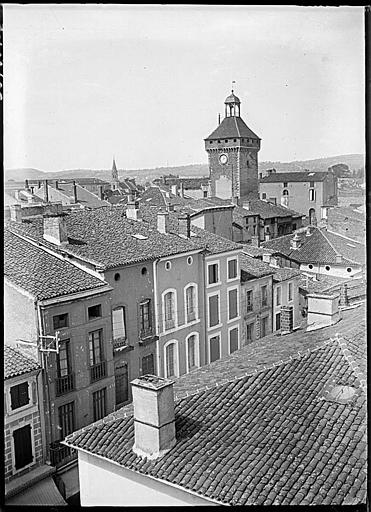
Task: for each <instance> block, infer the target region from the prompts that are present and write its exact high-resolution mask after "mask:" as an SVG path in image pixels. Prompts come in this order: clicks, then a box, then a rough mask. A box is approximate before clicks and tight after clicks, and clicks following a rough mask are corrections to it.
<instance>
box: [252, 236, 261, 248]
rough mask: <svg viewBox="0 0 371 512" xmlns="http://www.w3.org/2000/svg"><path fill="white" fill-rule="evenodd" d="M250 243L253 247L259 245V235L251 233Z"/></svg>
mask: <svg viewBox="0 0 371 512" xmlns="http://www.w3.org/2000/svg"><path fill="white" fill-rule="evenodd" d="M251 245H252V246H253V247H260V237H259V235H253V236H252V237H251Z"/></svg>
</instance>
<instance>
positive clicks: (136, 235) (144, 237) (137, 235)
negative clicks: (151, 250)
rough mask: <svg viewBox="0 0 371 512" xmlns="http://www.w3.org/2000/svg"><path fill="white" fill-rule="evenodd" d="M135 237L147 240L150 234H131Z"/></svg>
mask: <svg viewBox="0 0 371 512" xmlns="http://www.w3.org/2000/svg"><path fill="white" fill-rule="evenodd" d="M131 236H132V237H133V238H136V239H137V240H147V239H148V236H144V235H141V234H139V233H135V235H131Z"/></svg>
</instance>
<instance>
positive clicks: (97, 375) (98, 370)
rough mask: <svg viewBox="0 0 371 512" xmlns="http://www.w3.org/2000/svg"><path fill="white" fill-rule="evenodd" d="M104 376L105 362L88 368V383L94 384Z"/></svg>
mask: <svg viewBox="0 0 371 512" xmlns="http://www.w3.org/2000/svg"><path fill="white" fill-rule="evenodd" d="M105 376H106V361H102V362H101V363H98V364H95V365H94V366H91V367H90V381H91V382H95V381H96V380H100V379H103V378H104V377H105Z"/></svg>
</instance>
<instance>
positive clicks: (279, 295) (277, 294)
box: [276, 286, 281, 306]
mask: <svg viewBox="0 0 371 512" xmlns="http://www.w3.org/2000/svg"><path fill="white" fill-rule="evenodd" d="M280 305H281V287H280V286H278V287H277V289H276V306H280Z"/></svg>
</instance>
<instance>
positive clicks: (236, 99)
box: [224, 89, 241, 105]
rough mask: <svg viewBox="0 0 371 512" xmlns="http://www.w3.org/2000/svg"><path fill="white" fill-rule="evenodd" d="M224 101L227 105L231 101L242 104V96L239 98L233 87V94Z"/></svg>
mask: <svg viewBox="0 0 371 512" xmlns="http://www.w3.org/2000/svg"><path fill="white" fill-rule="evenodd" d="M224 103H225V104H226V105H227V104H229V103H238V104H240V103H241V102H240V98H237V96H236V95H235V94H234V93H233V89H232V94H230V95H229V96H228V97H227V98H226V100H225V102H224Z"/></svg>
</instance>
